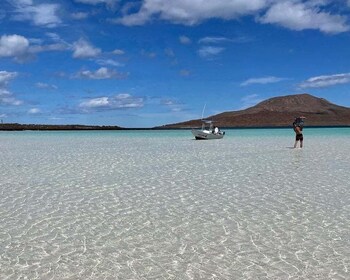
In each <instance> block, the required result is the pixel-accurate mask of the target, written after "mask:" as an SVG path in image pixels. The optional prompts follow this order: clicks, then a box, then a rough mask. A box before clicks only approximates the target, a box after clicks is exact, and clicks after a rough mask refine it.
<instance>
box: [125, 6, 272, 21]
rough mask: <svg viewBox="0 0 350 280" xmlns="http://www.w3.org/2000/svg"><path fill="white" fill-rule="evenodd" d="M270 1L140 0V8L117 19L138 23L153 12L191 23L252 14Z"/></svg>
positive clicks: (145, 19) (149, 16) (169, 18)
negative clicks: (141, 1) (141, 0)
mask: <svg viewBox="0 0 350 280" xmlns="http://www.w3.org/2000/svg"><path fill="white" fill-rule="evenodd" d="M269 1H270V0H250V1H247V0H217V1H207V0H178V1H168V0H144V1H143V3H142V6H141V8H140V10H139V11H138V12H137V13H135V14H129V15H126V16H124V17H123V18H122V19H120V20H119V22H120V23H122V24H125V25H142V24H144V23H146V22H147V21H149V20H151V18H152V17H153V16H155V15H159V17H160V18H161V19H164V20H169V21H171V22H175V23H182V24H186V25H193V24H196V23H199V22H201V21H204V20H207V19H210V18H222V19H235V18H238V17H240V16H243V15H248V14H254V13H256V12H258V11H259V10H261V9H263V8H265V7H266V5H267V3H268V2H269Z"/></svg>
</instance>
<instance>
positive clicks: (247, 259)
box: [0, 128, 350, 280]
mask: <svg viewBox="0 0 350 280" xmlns="http://www.w3.org/2000/svg"><path fill="white" fill-rule="evenodd" d="M304 137H305V141H304V142H305V143H304V145H305V146H304V148H303V149H292V148H291V147H292V146H293V144H294V132H293V131H292V130H291V129H256V130H254V129H240V130H228V131H226V136H225V138H224V139H222V140H212V141H195V140H192V136H191V132H190V131H189V130H183V131H116V132H29V131H28V132H27V131H25V132H1V133H0V150H1V153H0V178H1V180H0V279H123V280H124V279H184V280H186V279H350V250H349V248H350V234H349V233H350V223H349V221H350V175H349V174H350V173H349V170H350V153H349V150H350V129H349V128H341V129H340V128H339V129H338V128H337V129H334V128H333V129H316V128H306V129H305V131H304Z"/></svg>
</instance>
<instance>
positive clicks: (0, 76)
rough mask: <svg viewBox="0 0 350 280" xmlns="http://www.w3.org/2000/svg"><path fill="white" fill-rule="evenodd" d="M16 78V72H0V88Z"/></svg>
mask: <svg viewBox="0 0 350 280" xmlns="http://www.w3.org/2000/svg"><path fill="white" fill-rule="evenodd" d="M16 77H17V72H7V71H0V88H5V87H6V86H7V85H8V83H9V82H10V81H11V80H13V79H14V78H16Z"/></svg>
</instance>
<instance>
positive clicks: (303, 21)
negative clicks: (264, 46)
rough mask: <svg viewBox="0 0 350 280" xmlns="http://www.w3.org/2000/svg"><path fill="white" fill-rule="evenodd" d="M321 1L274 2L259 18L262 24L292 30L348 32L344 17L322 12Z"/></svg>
mask: <svg viewBox="0 0 350 280" xmlns="http://www.w3.org/2000/svg"><path fill="white" fill-rule="evenodd" d="M322 4H323V1H321V2H320V1H313V2H310V3H303V2H296V1H282V2H276V3H275V4H274V5H272V6H271V7H270V9H269V10H268V11H267V12H266V14H265V15H264V16H263V17H261V18H260V22H262V23H273V24H278V25H281V26H283V27H286V28H289V29H292V30H298V31H300V30H304V29H317V30H320V31H322V32H325V33H340V32H345V31H348V30H349V29H350V28H349V25H348V24H347V22H346V17H345V16H341V15H332V14H330V13H328V12H322V11H321V9H320V6H321V5H322Z"/></svg>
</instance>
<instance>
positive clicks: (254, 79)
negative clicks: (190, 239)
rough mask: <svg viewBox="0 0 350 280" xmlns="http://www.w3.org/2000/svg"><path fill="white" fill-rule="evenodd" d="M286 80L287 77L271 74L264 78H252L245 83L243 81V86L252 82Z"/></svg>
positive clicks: (265, 82)
mask: <svg viewBox="0 0 350 280" xmlns="http://www.w3.org/2000/svg"><path fill="white" fill-rule="evenodd" d="M283 80H286V78H279V77H274V76H269V77H262V78H251V79H248V80H246V81H244V82H243V83H241V86H248V85H252V84H262V85H265V84H272V83H278V82H280V81H283Z"/></svg>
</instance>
